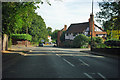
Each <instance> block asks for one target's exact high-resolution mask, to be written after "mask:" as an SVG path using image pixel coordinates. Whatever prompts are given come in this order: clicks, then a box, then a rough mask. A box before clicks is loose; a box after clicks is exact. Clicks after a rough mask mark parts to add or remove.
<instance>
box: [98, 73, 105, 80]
mask: <svg viewBox="0 0 120 80" xmlns="http://www.w3.org/2000/svg"><path fill="white" fill-rule="evenodd" d="M97 74H98V75H99V76H100V77H102V78H103V79H104V80H107V79H106V77H105V76H103V75H102V74H101V73H97Z"/></svg>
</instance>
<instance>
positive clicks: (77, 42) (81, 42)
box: [73, 34, 89, 48]
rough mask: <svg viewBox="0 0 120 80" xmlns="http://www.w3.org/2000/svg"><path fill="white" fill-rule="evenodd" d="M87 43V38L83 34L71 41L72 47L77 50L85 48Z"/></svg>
mask: <svg viewBox="0 0 120 80" xmlns="http://www.w3.org/2000/svg"><path fill="white" fill-rule="evenodd" d="M88 42H89V38H88V37H87V36H85V35H83V34H80V35H78V36H76V37H75V39H74V40H73V46H74V47H77V48H78V47H79V48H82V47H87V46H88Z"/></svg>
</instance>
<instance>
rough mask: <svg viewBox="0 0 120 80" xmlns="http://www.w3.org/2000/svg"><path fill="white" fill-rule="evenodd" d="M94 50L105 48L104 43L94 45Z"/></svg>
mask: <svg viewBox="0 0 120 80" xmlns="http://www.w3.org/2000/svg"><path fill="white" fill-rule="evenodd" d="M96 48H107V46H106V45H105V44H104V43H99V44H97V45H96Z"/></svg>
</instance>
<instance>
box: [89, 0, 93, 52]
mask: <svg viewBox="0 0 120 80" xmlns="http://www.w3.org/2000/svg"><path fill="white" fill-rule="evenodd" d="M93 17H94V16H93V0H92V14H91V15H90V22H91V23H90V24H91V25H90V26H91V51H92V48H93V46H92V45H93V40H92V36H93Z"/></svg>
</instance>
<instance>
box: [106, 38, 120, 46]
mask: <svg viewBox="0 0 120 80" xmlns="http://www.w3.org/2000/svg"><path fill="white" fill-rule="evenodd" d="M104 43H105V44H106V45H107V46H120V40H118V39H108V40H106V41H105V42H104Z"/></svg>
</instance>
